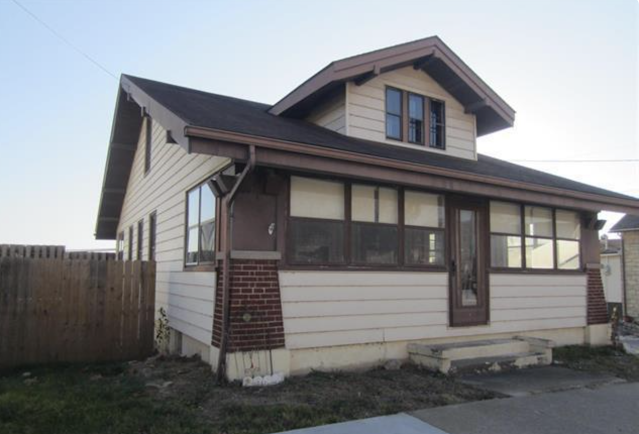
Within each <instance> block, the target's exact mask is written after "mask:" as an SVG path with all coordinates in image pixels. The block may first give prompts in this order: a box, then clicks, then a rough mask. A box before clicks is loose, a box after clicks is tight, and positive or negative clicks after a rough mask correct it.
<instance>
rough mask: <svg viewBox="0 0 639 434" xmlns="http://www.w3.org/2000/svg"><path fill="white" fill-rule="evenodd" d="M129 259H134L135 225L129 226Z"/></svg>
mask: <svg viewBox="0 0 639 434" xmlns="http://www.w3.org/2000/svg"><path fill="white" fill-rule="evenodd" d="M128 250H129V252H128V253H129V258H128V259H129V261H132V260H133V225H131V226H129V249H128Z"/></svg>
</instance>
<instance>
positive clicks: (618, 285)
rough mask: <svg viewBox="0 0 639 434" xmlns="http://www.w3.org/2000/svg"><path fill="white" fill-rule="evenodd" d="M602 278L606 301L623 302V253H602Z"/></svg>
mask: <svg viewBox="0 0 639 434" xmlns="http://www.w3.org/2000/svg"><path fill="white" fill-rule="evenodd" d="M601 266H602V270H601V278H602V281H603V286H604V292H605V294H606V302H608V303H622V302H623V289H622V288H623V284H622V280H623V279H622V274H623V272H622V270H621V254H620V253H617V254H614V255H601Z"/></svg>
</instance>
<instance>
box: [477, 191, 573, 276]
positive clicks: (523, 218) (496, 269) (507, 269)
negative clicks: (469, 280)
mask: <svg viewBox="0 0 639 434" xmlns="http://www.w3.org/2000/svg"><path fill="white" fill-rule="evenodd" d="M490 201H495V202H505V203H510V204H513V205H519V217H520V221H521V233H520V234H509V233H504V232H493V231H492V230H490V228H489V232H488V238H489V244H490V236H491V235H502V236H509V237H517V236H518V237H519V239H520V241H521V267H492V266H489V267H488V272H490V273H502V274H508V273H512V274H584V273H585V264H584V262H583V251H582V248H583V243H582V242H581V238H580V239H578V240H576V239H572V238H558V237H557V218H556V214H557V210H558V209H561V210H565V211H571V212H575V213H577V214H578V215H581V214H580V212H579V211H576V210H570V209H565V208H555V207H550V206H546V205H537V204H527V203H518V202H513V201H509V200H500V199H491V200H490ZM490 201H489V202H490ZM526 206H536V207H540V208H550V209H551V211H552V230H553V236H552V237H547V236H543V237H540V236H530V235H526V215H525V209H526ZM488 207H489V208H488V213H489V221H490V203H489V206H488ZM582 226H583V225H582ZM526 238H539V239H544V240H550V241H551V242H552V248H553V268H530V267H528V266H527V264H526ZM558 240H563V241H577V242H578V243H579V267H578V268H576V269H564V268H559V267H558V263H557V261H558V258H557V241H558ZM489 263H492V257H491V258H489Z"/></svg>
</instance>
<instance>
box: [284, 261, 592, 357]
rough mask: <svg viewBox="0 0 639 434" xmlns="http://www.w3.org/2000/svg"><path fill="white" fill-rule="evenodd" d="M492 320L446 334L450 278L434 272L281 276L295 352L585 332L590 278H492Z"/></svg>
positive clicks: (296, 273) (289, 345) (287, 330)
mask: <svg viewBox="0 0 639 434" xmlns="http://www.w3.org/2000/svg"><path fill="white" fill-rule="evenodd" d="M490 282H491V288H490V291H491V295H490V298H491V299H490V304H491V311H490V314H491V321H490V324H489V325H486V326H478V327H464V328H457V327H456V328H452V327H448V286H447V285H448V277H447V274H446V273H429V272H365V271H361V272H355V271H351V272H337V271H280V286H281V292H282V310H283V317H284V331H285V335H286V347H287V348H288V349H290V350H296V349H305V348H318V347H330V346H337V345H352V344H366V343H390V342H397V341H407V340H416V339H438V338H454V337H460V336H473V335H487V334H499V333H516V332H529V331H535V330H550V329H562V328H574V327H584V326H585V325H586V276H584V275H521V274H516V275H514V274H513V275H509V274H492V275H491V276H490Z"/></svg>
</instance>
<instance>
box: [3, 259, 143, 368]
mask: <svg viewBox="0 0 639 434" xmlns="http://www.w3.org/2000/svg"><path fill="white" fill-rule="evenodd" d="M154 309H155V263H154V262H139V261H136V262H121V261H112V260H104V259H103V258H93V259H85V258H78V259H69V258H59V257H58V256H49V257H47V256H29V255H5V256H1V257H0V368H8V367H14V366H20V365H30V364H40V363H51V362H96V361H109V360H130V359H136V358H141V357H146V356H148V355H150V354H151V353H152V351H153V327H154V324H153V321H154Z"/></svg>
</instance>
